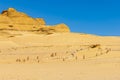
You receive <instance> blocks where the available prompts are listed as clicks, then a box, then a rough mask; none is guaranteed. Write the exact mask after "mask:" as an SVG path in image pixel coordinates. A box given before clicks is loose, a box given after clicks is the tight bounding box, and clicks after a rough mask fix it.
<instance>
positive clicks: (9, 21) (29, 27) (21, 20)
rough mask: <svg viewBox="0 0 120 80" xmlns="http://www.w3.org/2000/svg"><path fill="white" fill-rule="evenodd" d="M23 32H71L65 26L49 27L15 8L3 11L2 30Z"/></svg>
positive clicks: (40, 19) (0, 27) (0, 19)
mask: <svg viewBox="0 0 120 80" xmlns="http://www.w3.org/2000/svg"><path fill="white" fill-rule="evenodd" d="M4 29H5V30H22V31H40V32H52V33H53V32H70V30H69V28H68V27H67V25H65V24H58V25H55V26H47V25H46V23H45V21H44V19H42V18H32V17H30V16H28V15H27V14H25V13H22V12H18V11H16V10H15V9H14V8H9V9H8V10H4V11H2V13H1V14H0V30H4Z"/></svg>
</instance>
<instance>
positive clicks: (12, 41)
mask: <svg viewBox="0 0 120 80" xmlns="http://www.w3.org/2000/svg"><path fill="white" fill-rule="evenodd" d="M3 32H4V33H3ZM6 33H7V34H6ZM1 34H2V35H0V80H119V79H120V76H119V74H120V37H113V36H111V37H103V36H96V35H89V34H80V33H54V34H50V35H46V34H38V33H33V32H25V31H8V30H4V31H2V32H1ZM8 34H9V35H8ZM18 34H19V35H18Z"/></svg>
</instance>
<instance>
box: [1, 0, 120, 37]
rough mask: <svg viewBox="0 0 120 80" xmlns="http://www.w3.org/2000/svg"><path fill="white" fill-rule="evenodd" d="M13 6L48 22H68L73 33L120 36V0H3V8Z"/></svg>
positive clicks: (49, 23)
mask: <svg viewBox="0 0 120 80" xmlns="http://www.w3.org/2000/svg"><path fill="white" fill-rule="evenodd" d="M9 7H13V8H15V9H17V10H18V11H21V12H25V13H27V14H28V15H30V16H32V17H40V18H44V19H45V21H46V23H47V24H48V25H54V24H58V23H65V24H67V25H68V26H69V27H70V29H71V31H72V32H82V33H89V34H96V35H108V36H120V0H1V1H0V11H2V10H5V9H7V8H9Z"/></svg>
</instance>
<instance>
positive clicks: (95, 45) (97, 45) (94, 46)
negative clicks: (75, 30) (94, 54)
mask: <svg viewBox="0 0 120 80" xmlns="http://www.w3.org/2000/svg"><path fill="white" fill-rule="evenodd" d="M99 46H100V44H94V45H90V48H96V47H99Z"/></svg>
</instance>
